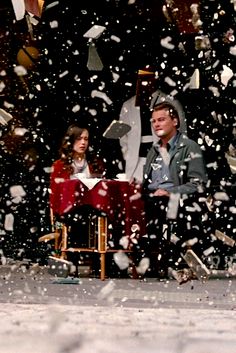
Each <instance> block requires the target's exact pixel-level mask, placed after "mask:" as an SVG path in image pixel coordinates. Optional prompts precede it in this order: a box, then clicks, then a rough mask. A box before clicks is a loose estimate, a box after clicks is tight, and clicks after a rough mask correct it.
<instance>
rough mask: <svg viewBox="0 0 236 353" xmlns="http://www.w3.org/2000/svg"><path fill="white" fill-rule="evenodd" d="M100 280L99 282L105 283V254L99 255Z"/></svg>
mask: <svg viewBox="0 0 236 353" xmlns="http://www.w3.org/2000/svg"><path fill="white" fill-rule="evenodd" d="M100 270H101V272H100V279H101V281H105V277H106V253H105V252H103V253H101V254H100Z"/></svg>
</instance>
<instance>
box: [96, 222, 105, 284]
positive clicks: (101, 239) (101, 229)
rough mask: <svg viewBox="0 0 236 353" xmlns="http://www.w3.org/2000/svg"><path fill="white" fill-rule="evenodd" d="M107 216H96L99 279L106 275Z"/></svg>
mask: <svg viewBox="0 0 236 353" xmlns="http://www.w3.org/2000/svg"><path fill="white" fill-rule="evenodd" d="M106 250H107V218H106V217H98V252H100V279H101V280H102V281H104V280H105V277H106Z"/></svg>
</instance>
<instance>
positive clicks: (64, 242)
mask: <svg viewBox="0 0 236 353" xmlns="http://www.w3.org/2000/svg"><path fill="white" fill-rule="evenodd" d="M61 236H62V240H61V258H62V259H66V251H65V250H66V249H67V239H68V233H67V227H66V226H65V225H64V224H63V226H62V235H61Z"/></svg>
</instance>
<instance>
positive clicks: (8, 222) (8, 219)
mask: <svg viewBox="0 0 236 353" xmlns="http://www.w3.org/2000/svg"><path fill="white" fill-rule="evenodd" d="M13 224H14V216H13V214H12V213H8V214H6V216H5V222H4V228H5V230H8V231H12V230H13Z"/></svg>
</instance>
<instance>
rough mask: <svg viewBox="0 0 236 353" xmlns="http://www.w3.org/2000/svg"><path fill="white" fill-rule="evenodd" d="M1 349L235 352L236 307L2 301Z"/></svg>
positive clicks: (29, 352)
mask: <svg viewBox="0 0 236 353" xmlns="http://www.w3.org/2000/svg"><path fill="white" fill-rule="evenodd" d="M0 342H1V346H0V352H1V353H77V352H78V353H133V352H135V353H141V352H142V353H156V352H161V353H162V352H163V353H223V352H224V353H235V347H236V311H234V310H214V309H211V310H208V309H200V310H199V309H198V310H196V309H170V308H154V309H150V308H149V309H147V308H141V309H139V308H124V307H122V306H119V307H116V306H111V307H100V306H94V307H93V306H80V305H78V306H74V305H42V304H9V303H7V304H2V309H1V326H0Z"/></svg>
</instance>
